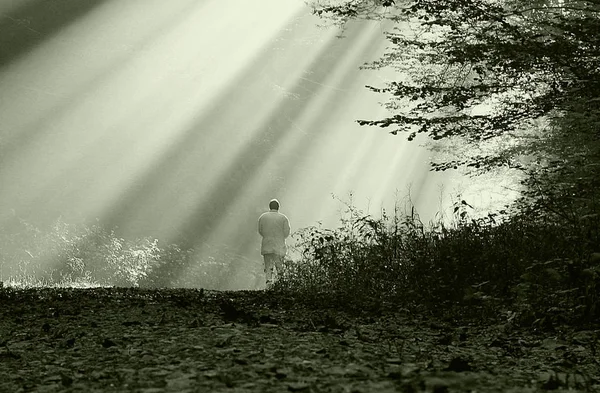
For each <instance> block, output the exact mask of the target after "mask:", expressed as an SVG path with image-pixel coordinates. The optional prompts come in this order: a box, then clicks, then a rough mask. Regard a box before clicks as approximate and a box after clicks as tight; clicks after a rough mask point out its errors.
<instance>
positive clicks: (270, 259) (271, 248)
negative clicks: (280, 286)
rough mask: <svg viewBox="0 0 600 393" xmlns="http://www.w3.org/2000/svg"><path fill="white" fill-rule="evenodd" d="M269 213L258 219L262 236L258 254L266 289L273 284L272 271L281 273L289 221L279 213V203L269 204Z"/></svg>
mask: <svg viewBox="0 0 600 393" xmlns="http://www.w3.org/2000/svg"><path fill="white" fill-rule="evenodd" d="M269 209H270V210H269V211H268V212H265V213H263V214H262V215H261V216H260V217H259V219H258V233H259V234H260V235H261V236H262V244H261V249H260V253H261V254H262V256H263V258H264V260H265V276H266V277H265V278H266V282H267V287H269V286H270V285H271V284H273V269H274V268H275V269H277V273H278V274H279V273H281V269H282V266H283V258H284V257H285V254H286V252H287V246H286V244H285V239H286V238H287V237H288V236H289V235H290V221H289V220H288V218H287V217H286V216H285V214H281V213H280V212H279V201H278V200H277V199H272V200H271V201H270V202H269Z"/></svg>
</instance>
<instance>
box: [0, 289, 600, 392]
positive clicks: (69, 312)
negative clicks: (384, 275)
mask: <svg viewBox="0 0 600 393" xmlns="http://www.w3.org/2000/svg"><path fill="white" fill-rule="evenodd" d="M277 303H278V301H277V299H272V298H269V295H268V294H265V293H262V292H254V293H253V292H233V293H232V292H209V291H206V292H204V291H193V290H153V291H151V290H134V289H86V290H81V289H79V290H77V289H41V290H39V289H38V290H35V289H31V290H26V291H15V290H10V289H8V290H7V289H4V290H0V344H2V345H1V347H0V376H1V379H0V392H58V391H61V392H63V391H66V392H71V391H81V392H93V391H98V392H147V393H150V392H165V391H166V392H196V391H197V392H206V391H213V392H220V391H224V392H282V391H291V392H393V391H406V392H436V393H443V392H505V391H514V392H528V391H546V390H556V391H561V390H563V391H567V390H569V389H571V390H569V391H600V364H599V363H598V360H597V358H599V357H600V356H598V354H597V353H596V352H595V351H596V347H595V345H597V339H598V335H599V332H600V330H595V329H592V328H588V330H583V331H574V330H572V329H567V328H565V329H563V330H559V329H557V330H556V331H554V332H552V333H546V334H544V335H542V334H536V333H535V332H532V331H527V330H518V329H515V328H512V327H511V326H510V324H505V325H495V326H478V325H465V326H460V325H459V324H450V323H447V322H445V323H444V322H439V321H434V320H428V319H426V318H419V317H415V316H408V315H406V313H404V314H403V315H387V316H386V315H383V316H378V317H364V318H355V317H350V316H348V315H347V314H344V313H341V312H339V311H333V310H329V311H323V310H321V311H314V310H309V309H304V308H295V307H290V306H289V304H288V305H287V306H282V305H280V304H277ZM598 350H600V349H598Z"/></svg>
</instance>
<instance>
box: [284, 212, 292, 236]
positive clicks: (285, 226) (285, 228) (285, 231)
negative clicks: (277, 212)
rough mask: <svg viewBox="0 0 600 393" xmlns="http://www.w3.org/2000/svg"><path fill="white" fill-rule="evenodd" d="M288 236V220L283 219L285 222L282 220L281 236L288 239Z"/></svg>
mask: <svg viewBox="0 0 600 393" xmlns="http://www.w3.org/2000/svg"><path fill="white" fill-rule="evenodd" d="M284 217H285V216H284ZM289 235H290V220H288V218H287V217H285V220H283V236H284V237H288V236H289Z"/></svg>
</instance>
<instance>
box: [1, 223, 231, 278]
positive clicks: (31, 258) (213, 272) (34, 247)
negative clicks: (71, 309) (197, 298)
mask: <svg viewBox="0 0 600 393" xmlns="http://www.w3.org/2000/svg"><path fill="white" fill-rule="evenodd" d="M225 256H227V255H226V254H225ZM230 269H231V266H230V263H229V262H228V260H227V258H222V259H217V258H214V257H206V256H203V257H202V258H200V257H199V256H198V255H197V254H196V252H195V250H194V249H193V248H189V247H188V248H183V247H180V246H178V245H176V244H169V245H166V246H163V245H160V244H159V241H158V240H157V239H152V238H141V239H134V240H126V239H123V238H121V237H119V236H117V235H116V234H115V232H114V231H111V230H107V229H106V228H104V227H102V226H100V225H88V226H76V225H72V224H67V223H65V222H63V221H61V220H58V221H57V222H56V223H55V224H54V225H53V226H52V227H51V228H47V229H45V230H41V229H39V228H37V227H35V226H32V225H31V224H29V223H27V222H25V221H22V220H21V221H19V223H18V225H16V226H13V227H12V230H11V231H8V230H4V231H2V232H0V281H3V282H4V284H5V285H7V286H13V287H33V286H46V287H49V286H69V287H89V286H122V287H154V288H162V287H202V288H208V289H217V288H219V287H221V286H222V281H223V280H224V279H225V278H226V277H228V276H229V275H230V273H231V272H230Z"/></svg>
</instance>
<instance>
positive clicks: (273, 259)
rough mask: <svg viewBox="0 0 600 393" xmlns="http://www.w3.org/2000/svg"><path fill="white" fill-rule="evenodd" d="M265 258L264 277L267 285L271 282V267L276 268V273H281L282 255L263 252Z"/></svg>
mask: <svg viewBox="0 0 600 393" xmlns="http://www.w3.org/2000/svg"><path fill="white" fill-rule="evenodd" d="M263 257H264V258H265V277H266V280H267V285H270V284H272V283H273V269H277V274H280V273H281V269H282V268H283V256H281V255H279V254H264V255H263Z"/></svg>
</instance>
